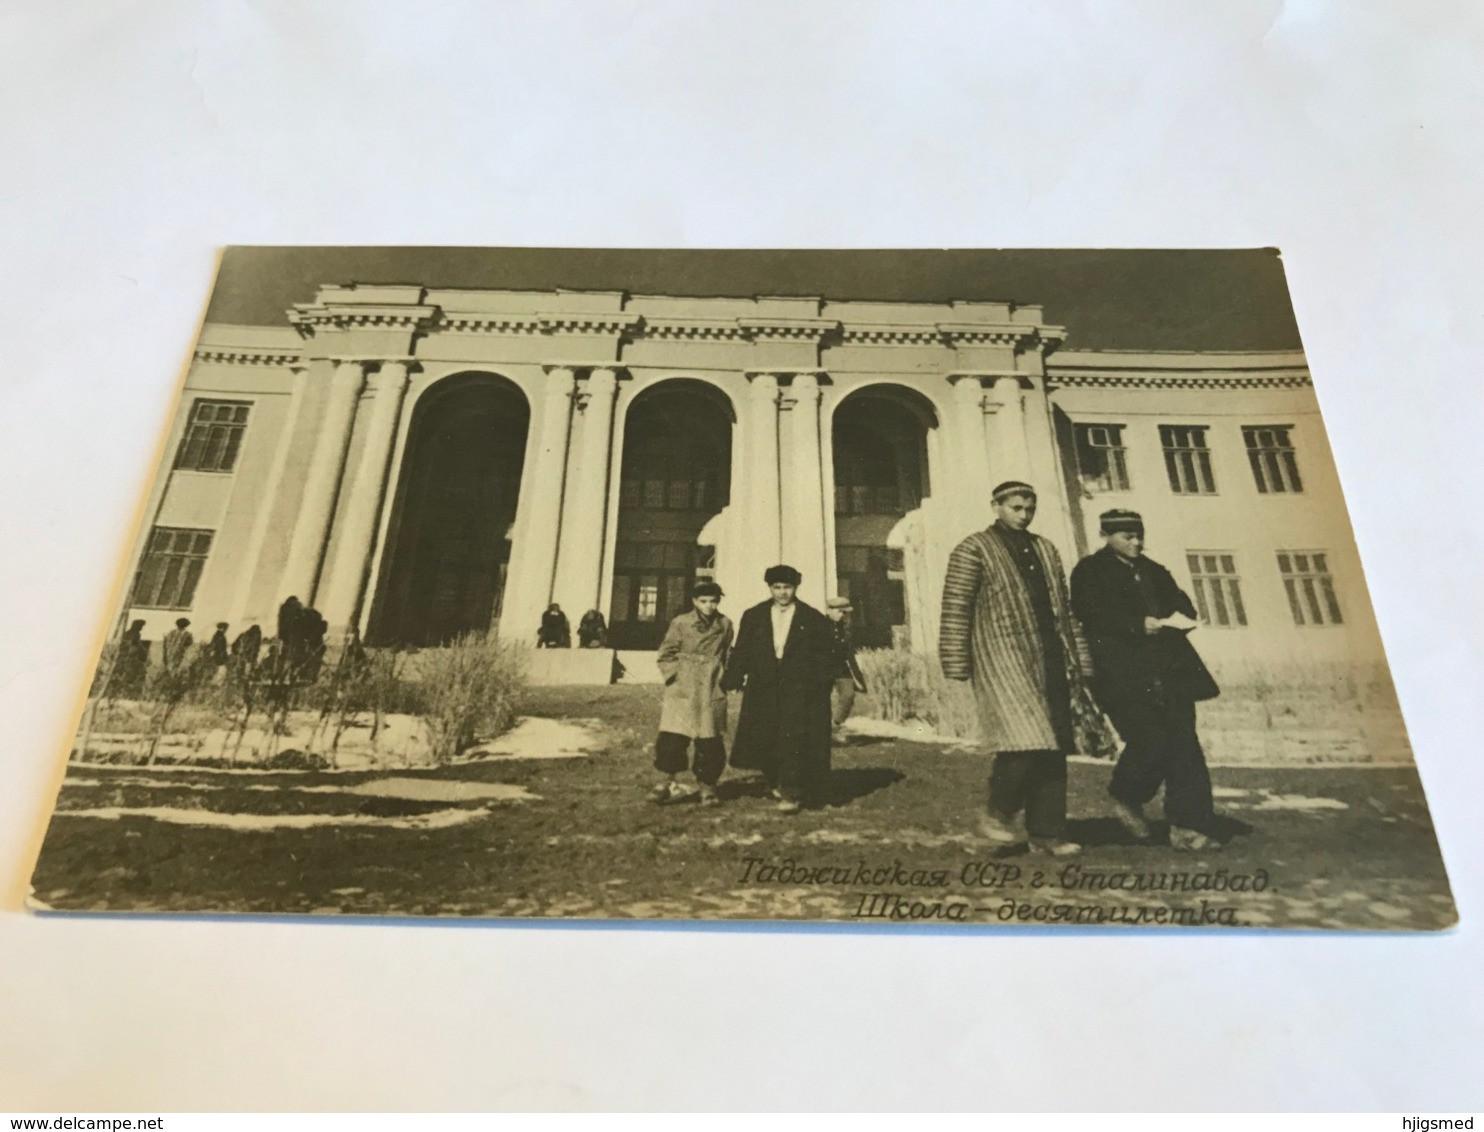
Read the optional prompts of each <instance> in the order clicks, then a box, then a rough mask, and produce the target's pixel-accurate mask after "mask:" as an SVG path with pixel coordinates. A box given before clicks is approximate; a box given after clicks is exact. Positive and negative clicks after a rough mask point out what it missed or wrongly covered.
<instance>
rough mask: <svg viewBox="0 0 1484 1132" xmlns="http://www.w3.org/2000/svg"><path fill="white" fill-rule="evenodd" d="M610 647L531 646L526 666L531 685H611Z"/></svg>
mask: <svg viewBox="0 0 1484 1132" xmlns="http://www.w3.org/2000/svg"><path fill="white" fill-rule="evenodd" d="M613 656H614V653H613V650H612V649H532V650H531V652H530V665H529V667H528V668H527V669H526V672H527V675H528V676H529V678H530V682H531V683H532V684H535V685H551V684H611V683H613Z"/></svg>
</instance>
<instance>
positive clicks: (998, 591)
mask: <svg viewBox="0 0 1484 1132" xmlns="http://www.w3.org/2000/svg"><path fill="white" fill-rule="evenodd" d="M1031 538H1032V541H1033V543H1034V546H1035V549H1036V556H1037V557H1038V558H1039V559H1040V561H1041V568H1042V571H1043V572H1044V574H1045V577H1046V586H1047V589H1048V590H1049V591H1050V595H1051V609H1052V612H1053V613H1055V615H1056V628H1057V633H1058V635H1059V636H1060V637H1061V645H1062V655H1063V656H1064V657H1065V658H1066V665H1067V687H1068V689H1069V691H1070V693H1071V699H1072V703H1071V705H1070V706H1071V710H1072V723H1073V729H1074V732H1075V736H1076V746H1077V749H1078V750H1080V751H1083V752H1085V753H1087V754H1094V755H1100V756H1103V755H1107V754H1110V753H1111V752H1112V751H1113V749H1114V747H1113V737H1112V734H1111V733H1110V732H1109V729H1108V726H1107V723H1106V722H1105V721H1104V720H1103V718H1102V713H1101V712H1099V711H1098V709H1097V707H1096V706H1095V704H1094V703H1093V700H1092V697H1091V695H1090V694H1089V692H1088V690H1087V684H1086V680H1085V678H1086V677H1087V676H1088V675H1090V674H1091V663H1090V661H1089V659H1088V650H1087V642H1086V641H1085V640H1084V639H1083V636H1082V630H1081V628H1080V627H1079V626H1078V625H1077V622H1076V619H1075V618H1074V617H1073V616H1072V613H1071V603H1070V600H1069V598H1068V595H1067V578H1066V574H1065V572H1064V571H1063V569H1062V564H1061V555H1059V554H1058V553H1057V551H1056V547H1055V546H1053V545H1052V544H1051V543H1050V542H1049V541H1048V540H1046V539H1044V538H1041V537H1040V536H1039V535H1032V536H1031ZM938 657H939V660H941V662H942V664H943V674H944V675H945V676H947V677H948V678H949V679H951V680H972V681H973V685H974V699H975V701H976V703H977V705H978V708H979V722H980V727H981V730H982V735H981V738H982V739H983V742H984V744H985V746H986V747H987V748H988V749H989V750H991V751H1048V750H1056V749H1057V747H1058V746H1059V745H1060V744H1058V742H1057V737H1056V728H1055V725H1054V724H1053V722H1052V718H1051V712H1050V710H1049V707H1048V704H1047V701H1046V651H1045V647H1044V646H1043V644H1042V642H1041V634H1040V630H1039V628H1038V627H1037V625H1036V614H1035V610H1034V609H1033V608H1032V606H1031V599H1030V593H1029V592H1028V591H1027V589H1026V585H1025V582H1024V580H1023V579H1022V577H1021V574H1020V571H1019V569H1018V568H1017V567H1016V565H1015V561H1014V559H1013V558H1011V556H1010V552H1009V550H1008V549H1007V548H1006V547H1005V544H1004V543H1003V542H1001V541H1000V539H999V537H998V536H997V535H995V534H994V533H993V532H992V531H987V530H986V531H975V532H974V533H973V534H971V535H970V536H969V537H968V538H966V539H964V540H963V542H961V543H959V544H958V546H957V547H955V548H954V551H953V553H952V554H951V555H950V556H949V558H948V574H947V577H946V578H945V580H944V582H943V617H942V623H941V627H940V629H939V635H938Z"/></svg>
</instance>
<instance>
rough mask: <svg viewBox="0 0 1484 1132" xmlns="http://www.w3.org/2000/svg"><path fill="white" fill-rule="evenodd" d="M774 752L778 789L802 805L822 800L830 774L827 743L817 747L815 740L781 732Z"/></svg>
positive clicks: (792, 800) (813, 803)
mask: <svg viewBox="0 0 1484 1132" xmlns="http://www.w3.org/2000/svg"><path fill="white" fill-rule="evenodd" d="M826 742H828V740H826ZM778 754H779V758H778V774H777V779H778V780H777V783H776V785H777V787H778V793H780V794H782V795H783V796H784V797H785V798H787V799H788V800H789V801H791V802H799V803H801V804H803V805H806V806H810V805H815V804H817V803H819V802H822V801H823V800H824V795H825V783H826V782H827V781H828V779H829V776H830V749H829V747H828V746H825V747H824V748H823V750H821V749H820V745H819V743H817V742H810V741H809V740H808V739H806V738H804V737H802V736H787V735H785V736H782V737H781V744H780V750H779V752H778Z"/></svg>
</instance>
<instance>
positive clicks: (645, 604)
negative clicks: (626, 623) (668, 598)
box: [634, 576, 660, 621]
mask: <svg viewBox="0 0 1484 1132" xmlns="http://www.w3.org/2000/svg"><path fill="white" fill-rule="evenodd" d="M659 606H660V580H659V579H658V578H656V577H653V576H649V577H643V578H640V579H639V604H638V608H637V609H636V610H635V613H634V619H635V620H636V621H653V620H654V619H655V616H656V615H657V614H658V613H659Z"/></svg>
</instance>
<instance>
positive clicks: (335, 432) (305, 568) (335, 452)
mask: <svg viewBox="0 0 1484 1132" xmlns="http://www.w3.org/2000/svg"><path fill="white" fill-rule="evenodd" d="M364 380H365V367H364V365H363V363H361V362H358V361H342V362H340V363H339V364H338V365H336V367H335V376H334V377H332V378H331V379H330V394H329V398H328V402H327V404H326V405H325V415H324V420H323V422H322V423H321V425H320V430H319V435H318V436H317V437H316V438H315V442H314V455H313V456H311V457H310V460H309V470H308V471H307V472H306V473H305V476H304V485H303V487H302V488H301V489H300V492H299V495H300V497H301V499H302V502H301V503H300V505H299V517H298V519H297V520H296V521H295V523H294V535H293V538H292V539H291V540H290V542H289V552H288V555H287V557H286V558H285V561H284V568H283V576H282V579H281V580H280V581H279V584H278V598H279V600H280V601H282V600H283V599H284V598H287V597H290V596H292V597H297V598H298V599H299V600H300V601H302V602H303V603H304V604H305V605H310V604H312V603H313V600H314V587H315V582H316V581H317V580H318V578H319V567H320V558H321V557H322V556H323V555H324V552H325V540H326V539H327V538H328V537H329V533H330V516H331V514H332V513H333V512H334V509H335V491H336V489H337V488H339V486H340V475H341V473H342V472H343V471H344V468H345V453H346V449H347V448H349V446H350V433H351V428H352V426H353V425H354V424H355V419H356V403H357V402H358V401H359V400H360V396H361V384H362V382H363V381H364Z"/></svg>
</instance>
